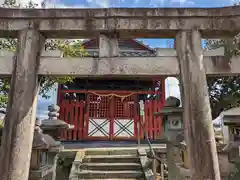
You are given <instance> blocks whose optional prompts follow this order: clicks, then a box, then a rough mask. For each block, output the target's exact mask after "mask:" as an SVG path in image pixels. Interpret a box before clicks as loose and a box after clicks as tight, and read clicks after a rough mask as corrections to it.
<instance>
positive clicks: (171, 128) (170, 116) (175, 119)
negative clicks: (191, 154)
mask: <svg viewBox="0 0 240 180" xmlns="http://www.w3.org/2000/svg"><path fill="white" fill-rule="evenodd" d="M179 106H180V100H179V99H178V98H176V97H169V98H167V99H166V102H165V106H164V108H163V109H162V110H161V112H157V113H155V116H162V118H163V121H162V122H163V128H164V139H165V140H166V141H167V164H168V179H175V180H180V179H182V177H183V176H184V178H187V177H188V174H189V173H188V171H184V174H185V175H182V173H181V170H180V168H179V164H182V161H183V159H182V157H181V153H180V152H181V150H180V149H181V143H182V142H183V141H184V126H183V117H182V114H183V108H182V107H179ZM183 150H184V151H185V150H186V148H184V149H183ZM186 174H187V175H186Z"/></svg>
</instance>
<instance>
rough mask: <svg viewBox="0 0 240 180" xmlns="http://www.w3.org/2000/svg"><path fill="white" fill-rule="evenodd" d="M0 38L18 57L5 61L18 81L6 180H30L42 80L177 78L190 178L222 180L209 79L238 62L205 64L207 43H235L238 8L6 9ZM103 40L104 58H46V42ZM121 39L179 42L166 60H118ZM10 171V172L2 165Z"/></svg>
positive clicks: (7, 139) (230, 71)
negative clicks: (9, 40)
mask: <svg viewBox="0 0 240 180" xmlns="http://www.w3.org/2000/svg"><path fill="white" fill-rule="evenodd" d="M0 20H1V23H0V37H2V38H4V37H5V38H6V37H13V38H18V39H19V44H18V48H17V52H16V54H15V56H14V57H12V56H11V55H10V56H7V55H6V56H4V58H0V75H2V76H10V75H12V82H11V97H10V100H9V104H8V110H7V115H6V118H5V127H4V133H3V141H2V149H1V154H0V156H1V159H0V160H1V161H0V164H1V167H0V175H1V176H2V177H0V179H1V180H20V179H21V180H27V179H28V173H29V163H30V154H31V148H32V140H33V130H34V121H35V117H34V114H35V111H36V99H37V98H36V97H37V89H38V75H50V76H54V75H74V76H82V77H84V76H103V75H112V76H142V77H143V76H145V77H146V76H150V75H151V76H152V75H156V76H161V75H164V76H178V75H179V74H180V79H181V85H182V88H181V89H182V96H183V104H184V121H185V122H184V123H185V129H186V141H187V144H188V149H189V154H190V156H191V158H190V165H191V170H192V178H193V179H196V180H197V179H198V180H203V179H204V180H205V179H211V180H219V179H220V173H219V167H218V166H219V165H218V161H217V151H216V146H215V140H214V139H211V137H214V136H213V133H214V132H213V127H212V124H211V120H212V117H211V109H210V105H209V97H208V91H207V83H206V75H208V76H210V75H212V76H213V75H214V76H218V75H220V76H222V75H237V74H240V59H237V58H236V57H233V58H231V59H226V58H225V57H224V56H205V57H204V58H203V56H202V53H203V52H202V46H201V38H221V37H226V36H229V37H233V36H235V35H236V34H237V33H238V32H239V31H240V6H233V7H224V8H209V9H208V8H202V9H201V8H191V9H188V8H167V9H166V8H162V9H161V8H144V9H142V8H134V9H131V8H129V9H126V8H118V9H5V8H1V13H0ZM93 36H95V37H96V36H99V38H100V47H99V51H100V53H99V58H81V59H80V58H73V59H71V60H69V61H68V60H66V59H67V58H51V60H49V59H48V57H47V55H45V56H43V57H41V58H40V55H41V49H42V45H43V43H44V41H45V39H46V38H91V37H93ZM116 38H175V45H176V51H174V53H175V54H174V55H172V52H173V51H172V52H171V53H169V54H168V55H169V56H167V57H161V52H160V53H159V54H158V57H151V58H150V57H136V58H130V57H129V58H128V57H117V55H118V44H117V41H116ZM3 164H4V165H3Z"/></svg>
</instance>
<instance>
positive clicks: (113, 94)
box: [88, 91, 137, 101]
mask: <svg viewBox="0 0 240 180" xmlns="http://www.w3.org/2000/svg"><path fill="white" fill-rule="evenodd" d="M88 93H92V94H94V95H97V96H101V97H109V96H110V98H112V97H113V96H115V97H119V98H121V101H123V100H124V99H125V98H127V97H130V96H132V95H134V94H137V92H132V93H130V94H128V95H119V94H115V93H110V94H99V93H96V92H94V91H88Z"/></svg>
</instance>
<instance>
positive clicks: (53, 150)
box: [29, 120, 62, 180]
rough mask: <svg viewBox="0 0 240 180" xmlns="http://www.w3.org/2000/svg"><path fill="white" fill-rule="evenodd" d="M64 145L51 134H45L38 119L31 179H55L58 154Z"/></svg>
mask: <svg viewBox="0 0 240 180" xmlns="http://www.w3.org/2000/svg"><path fill="white" fill-rule="evenodd" d="M61 149H62V146H61V145H60V142H58V141H55V140H54V139H53V138H52V137H51V136H49V135H47V134H43V133H42V130H41V128H40V122H39V121H38V120H36V125H35V131H34V139H33V147H32V155H31V163H30V173H29V180H53V179H54V176H55V170H56V169H55V168H56V161H55V158H56V155H57V154H58V153H59V152H60V150H61Z"/></svg>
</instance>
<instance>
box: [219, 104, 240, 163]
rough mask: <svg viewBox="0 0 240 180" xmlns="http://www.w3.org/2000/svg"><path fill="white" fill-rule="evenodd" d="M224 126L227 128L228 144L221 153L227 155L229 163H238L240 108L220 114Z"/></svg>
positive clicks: (239, 154) (239, 157)
mask: <svg viewBox="0 0 240 180" xmlns="http://www.w3.org/2000/svg"><path fill="white" fill-rule="evenodd" d="M222 117H223V122H224V125H225V126H227V127H228V143H227V145H226V146H225V147H224V148H223V150H222V151H223V152H226V153H228V158H229V162H231V163H236V162H238V163H239V162H240V108H232V109H229V110H227V111H224V112H223V113H222Z"/></svg>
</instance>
